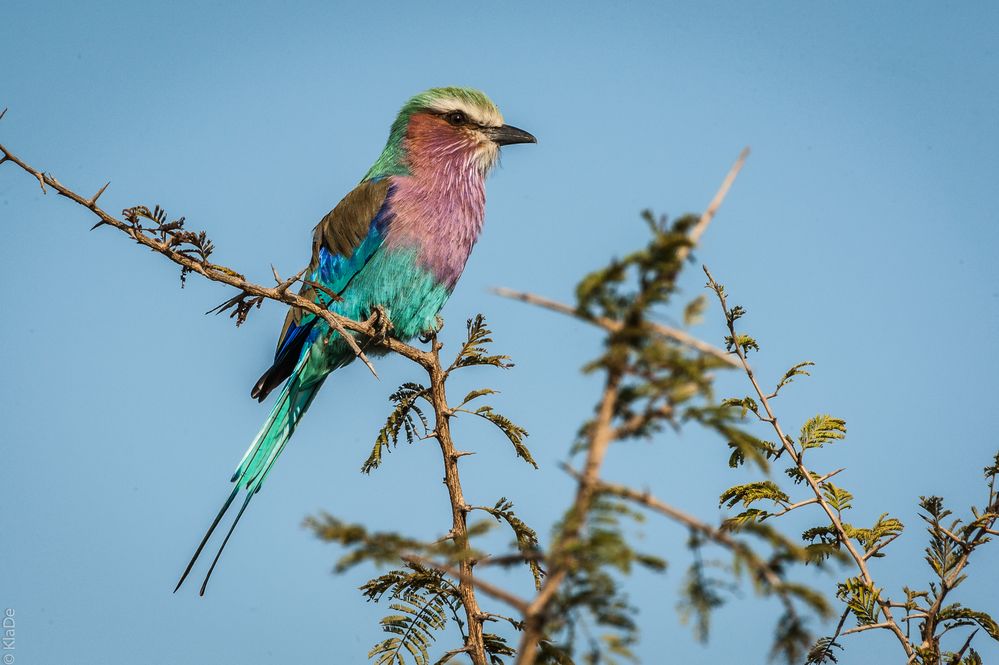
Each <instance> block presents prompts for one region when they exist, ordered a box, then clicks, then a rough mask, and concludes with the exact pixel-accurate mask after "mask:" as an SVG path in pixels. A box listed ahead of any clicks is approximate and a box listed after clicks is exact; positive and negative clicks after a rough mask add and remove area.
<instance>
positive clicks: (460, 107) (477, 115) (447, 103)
mask: <svg viewBox="0 0 999 665" xmlns="http://www.w3.org/2000/svg"><path fill="white" fill-rule="evenodd" d="M430 108H431V109H432V110H433V111H436V112H437V113H448V112H449V111H462V112H464V113H465V115H467V116H468V117H469V118H471V119H472V121H473V122H475V123H477V124H480V125H483V126H485V127H500V126H502V125H503V116H502V115H500V113H499V112H498V111H495V110H493V109H487V108H483V107H481V106H479V105H478V104H471V103H469V102H466V101H465V100H463V99H459V98H456V97H446V98H444V99H440V100H437V101H436V102H434V104H433V105H432V106H431V107H430Z"/></svg>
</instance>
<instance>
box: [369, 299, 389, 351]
mask: <svg viewBox="0 0 999 665" xmlns="http://www.w3.org/2000/svg"><path fill="white" fill-rule="evenodd" d="M368 320H369V321H370V322H371V327H372V328H374V330H375V334H374V336H373V337H372V338H371V341H372V342H374V343H375V344H384V343H385V340H387V339H388V336H389V333H391V332H392V328H393V326H392V320H391V319H390V318H389V315H388V312H386V311H385V308H384V307H382V306H381V305H375V307H374V308H373V309H372V310H371V318H370V319H368Z"/></svg>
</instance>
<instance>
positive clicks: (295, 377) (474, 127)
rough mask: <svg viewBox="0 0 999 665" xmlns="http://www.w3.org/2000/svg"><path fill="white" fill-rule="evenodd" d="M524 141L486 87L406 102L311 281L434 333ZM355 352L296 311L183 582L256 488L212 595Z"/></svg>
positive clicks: (401, 331) (327, 232) (312, 294)
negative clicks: (507, 150) (488, 186)
mask: <svg viewBox="0 0 999 665" xmlns="http://www.w3.org/2000/svg"><path fill="white" fill-rule="evenodd" d="M512 143H536V139H535V138H534V137H533V136H531V135H530V134H528V133H527V132H525V131H523V130H521V129H517V128H516V127H511V126H510V125H506V124H504V123H503V116H502V115H501V114H500V112H499V109H498V108H497V107H496V105H495V104H493V102H492V101H490V99H489V98H488V97H486V95H484V94H483V93H481V92H479V91H477V90H472V89H469V88H433V89H431V90H427V91H426V92H423V93H421V94H419V95H416V96H415V97H413V98H412V99H410V100H409V101H408V102H406V105H405V106H403V107H402V110H401V111H400V112H399V115H398V116H397V117H396V119H395V122H393V123H392V129H391V132H390V133H389V138H388V142H387V143H386V145H385V149H384V150H382V153H381V155H379V157H378V159H377V160H376V161H375V163H374V165H373V166H372V167H371V169H370V170H369V171H368V172H367V174H366V175H365V176H364V178H363V179H361V182H360V184H358V185H357V187H355V188H354V190H353V191H352V192H350V193H349V194H347V196H345V197H344V198H343V200H342V201H340V203H338V204H337V206H336V207H335V208H333V210H332V211H331V212H330V213H329V214H327V215H326V216H325V217H324V218H323V219H322V221H321V222H319V224H318V225H317V226H316V228H315V231H314V233H313V240H312V261H311V263H310V264H309V267H308V269H307V276H308V281H312V282H316V283H319V284H322V285H323V286H324V287H325V288H326V289H328V290H330V291H332V292H334V293H337V294H338V295H339V296H340V297H341V298H342V300H340V301H336V302H333V303H331V304H329V309H330V311H332V312H335V313H337V314H340V315H343V316H346V317H349V318H352V319H355V320H365V319H367V318H368V317H369V316H370V315H371V313H372V312H373V311H375V310H376V308H381V311H382V312H384V313H385V314H386V315H387V316H388V319H389V321H390V322H391V324H392V334H393V335H394V336H396V337H398V338H399V339H401V340H409V339H412V338H413V337H416V336H417V335H419V334H421V333H427V332H431V331H433V330H434V329H435V328H436V326H437V325H438V324H437V313H438V312H439V311H440V309H441V307H443V306H444V303H445V301H446V300H447V299H448V296H450V295H451V292H452V291H453V290H454V287H455V284H457V282H458V278H459V277H460V276H461V273H462V271H463V270H464V268H465V263H466V261H467V260H468V256H469V254H470V253H471V251H472V246H473V245H475V241H476V240H477V239H478V236H479V232H480V230H481V229H482V222H483V218H484V214H485V203H486V195H485V183H484V181H485V177H486V175H487V174H488V172H489V170H490V169H491V168H492V166H493V165H494V164H495V163H496V160H497V158H498V157H499V148H500V146H503V145H508V144H512ZM301 293H302V295H303V296H305V297H308V298H311V299H313V300H314V301H315V302H317V303H321V304H324V303H326V302H327V301H328V300H329V298H327V297H326V296H324V295H323V294H320V293H317V292H316V289H314V288H313V287H310V286H305V287H303V289H302V291H301ZM354 357H355V356H354V353H353V351H352V350H351V348H350V346H349V345H348V344H347V342H346V341H344V340H343V338H342V337H340V336H339V335H338V334H337V333H336V332H335V331H331V330H330V329H329V326H328V324H327V323H326V322H325V321H323V320H322V319H321V318H318V317H316V316H315V315H313V314H310V313H307V312H303V311H301V310H299V309H295V308H292V310H291V311H289V312H288V316H287V318H286V319H285V323H284V328H283V329H282V331H281V335H280V337H279V339H278V344H277V352H276V353H275V355H274V363H273V364H272V365H271V366H270V368H269V369H268V370H267V371H266V372H264V374H263V376H261V377H260V379H259V380H258V381H257V383H256V385H254V386H253V390H252V391H251V392H250V395H251V396H252V397H254V398H256V399H258V400H260V401H263V400H264V398H266V397H267V395H268V394H270V393H271V391H273V390H274V389H276V388H278V387H279V386H282V384H284V385H283V387H282V388H281V391H280V393H279V394H278V397H277V401H276V402H275V403H274V407H273V408H272V409H271V412H270V415H269V416H268V417H267V421H266V422H265V423H264V426H263V428H261V430H260V432H259V433H258V434H257V436H256V438H254V440H253V443H252V444H250V447H249V449H248V450H247V451H246V454H245V455H243V459H242V460H241V461H240V463H239V466H238V467H236V472H235V473H234V474H233V476H232V479H231V480H232V482H234V483H235V487H234V488H233V490H232V492H231V493H230V494H229V498H228V499H226V501H225V503H224V504H223V506H222V509H221V510H220V511H219V513H218V515H217V516H216V517H215V520H214V521H213V522H212V524H211V526H210V527H209V528H208V532H207V533H206V534H205V537H204V538H203V539H202V540H201V543H200V544H199V545H198V549H197V550H196V551H195V553H194V556H193V557H192V558H191V562H190V563H189V564H188V566H187V569H186V570H185V571H184V574H183V575H182V576H181V578H180V582H178V583H177V589H179V588H180V585H181V584H183V583H184V580H185V579H186V578H187V576H188V574H189V573H190V572H191V569H192V568H193V567H194V563H195V561H197V559H198V556H199V555H200V554H201V551H202V550H203V549H204V548H205V545H206V543H207V542H208V540H209V538H210V537H211V535H212V533H213V532H214V531H215V528H216V527H217V526H218V525H219V522H220V521H221V520H222V517H223V516H224V515H225V513H226V512H227V511H228V509H229V507H230V506H231V505H232V503H233V501H234V500H235V499H236V497H237V495H239V493H240V491H241V490H244V491H245V495H244V498H243V503H242V505H241V506H240V509H239V512H238V513H237V514H236V519H235V520H234V521H233V523H232V526H231V527H230V528H229V531H228V533H226V536H225V538H224V539H223V541H222V544H221V545H220V546H219V549H218V553H217V554H216V555H215V559H214V560H213V561H212V564H211V567H210V568H209V569H208V573H207V575H206V576H205V581H204V583H203V584H202V585H201V594H204V593H205V588H206V587H207V585H208V579H209V578H210V577H211V575H212V571H213V570H214V569H215V565H216V564H217V563H218V560H219V557H220V556H221V554H222V550H223V549H224V548H225V546H226V543H227V542H228V541H229V537H230V536H231V535H232V532H233V530H234V529H235V528H236V524H237V523H238V522H239V519H240V517H242V516H243V512H244V511H245V510H246V507H247V505H248V504H249V503H250V499H251V498H253V495H254V494H255V493H256V492H258V491H260V487H261V485H262V484H263V482H264V480H265V479H266V478H267V474H269V473H270V471H271V468H272V467H273V466H274V462H275V461H276V460H277V458H278V456H279V455H280V454H281V451H282V450H283V449H284V447H285V445H286V444H287V443H288V439H290V438H291V436H292V434H293V433H294V432H295V427H296V426H297V425H298V422H299V420H300V419H301V417H302V415H303V414H305V411H306V410H307V409H308V408H309V405H310V404H312V400H313V398H315V396H316V393H318V392H319V389H320V387H322V385H323V381H325V380H326V377H327V376H328V375H329V374H330V372H332V371H334V370H336V369H338V368H340V367H343V366H344V365H346V364H348V363H350V362H351V361H352V360H353V359H354ZM177 589H174V591H176V590H177Z"/></svg>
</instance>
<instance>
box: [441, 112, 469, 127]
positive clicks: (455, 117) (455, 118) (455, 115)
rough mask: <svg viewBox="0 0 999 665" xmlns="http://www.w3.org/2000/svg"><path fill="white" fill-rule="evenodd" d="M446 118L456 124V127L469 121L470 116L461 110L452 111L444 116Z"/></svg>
mask: <svg viewBox="0 0 999 665" xmlns="http://www.w3.org/2000/svg"><path fill="white" fill-rule="evenodd" d="M444 119H445V120H447V121H448V122H449V123H451V124H452V125H454V126H455V127H458V126H460V125H464V124H466V123H467V122H468V116H467V115H465V114H464V113H463V112H461V111H451V112H450V113H448V114H447V115H445V116H444Z"/></svg>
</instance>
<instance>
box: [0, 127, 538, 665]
mask: <svg viewBox="0 0 999 665" xmlns="http://www.w3.org/2000/svg"><path fill="white" fill-rule="evenodd" d="M0 153H2V158H0V164H3V163H4V162H8V161H9V162H13V163H14V164H16V165H17V166H19V167H20V168H21V169H22V170H23V171H25V172H26V173H28V174H30V175H32V176H33V177H35V178H36V179H37V180H38V183H39V185H40V186H41V188H42V192H43V193H45V192H46V190H45V186H46V185H48V186H49V187H51V188H52V189H53V190H54V191H55V192H56V193H58V194H59V195H61V196H64V197H66V198H68V199H70V200H71V201H73V202H74V203H77V204H78V205H81V206H83V207H84V208H87V209H88V210H90V211H91V212H92V213H93V214H94V215H96V216H97V217H98V219H99V221H98V223H97V224H96V225H95V226H94V228H96V227H97V226H110V227H113V228H115V229H117V230H118V231H120V232H121V233H124V234H125V235H127V236H128V237H130V238H131V239H132V240H134V241H135V242H137V243H138V244H140V245H143V246H145V247H147V248H149V249H151V250H153V251H154V252H156V253H158V254H161V255H163V256H164V257H166V258H167V259H169V260H170V261H172V262H173V263H175V264H177V265H179V266H180V267H181V268H182V270H184V271H186V272H191V273H197V274H198V275H201V276H202V277H204V278H205V279H208V280H210V281H213V282H219V283H222V284H226V285H228V286H231V287H234V288H236V289H238V290H239V294H238V295H237V296H235V297H234V298H231V299H230V300H229V301H227V302H226V303H223V305H221V306H220V308H221V309H226V308H228V307H233V306H236V307H237V312H238V311H239V309H238V306H239V305H240V304H243V303H244V301H245V300H246V299H247V298H253V299H256V300H257V302H258V303H259V302H262V300H263V299H268V300H274V301H277V302H281V303H284V304H287V305H291V306H293V307H298V308H299V309H302V310H304V311H306V312H310V313H312V314H315V315H316V316H319V317H321V318H322V319H323V320H324V321H325V322H326V323H327V324H329V326H330V327H331V328H332V329H333V330H335V331H337V332H338V333H339V334H340V335H341V336H342V337H343V339H344V340H345V341H346V342H347V343H348V344H349V345H350V346H351V348H352V349H353V351H354V354H355V355H356V356H357V357H358V358H360V359H361V360H362V361H363V362H364V363H365V365H367V366H368V368H369V369H370V370H371V372H372V373H373V374H374V375H375V376H376V377H377V373H375V369H374V366H373V365H372V364H371V362H370V360H369V359H368V358H367V356H366V355H365V354H364V352H363V350H362V349H361V348H360V346H359V345H358V343H357V341H356V340H355V335H354V334H352V333H358V334H360V335H361V336H362V337H364V338H366V339H367V342H369V343H370V342H372V341H374V342H375V343H376V344H378V345H380V346H382V347H385V348H387V349H388V350H389V351H392V352H395V353H397V354H399V355H401V356H403V357H405V358H408V359H409V360H411V361H413V362H415V363H417V364H418V365H420V366H421V367H423V368H424V369H425V370H426V371H427V373H428V374H429V376H430V385H431V388H430V396H429V397H430V400H431V403H432V404H433V407H434V412H435V414H436V418H437V422H436V427H435V430H434V437H435V438H436V439H437V440H438V442H439V443H440V446H441V453H442V455H443V458H444V475H445V484H446V485H447V488H448V493H449V498H450V503H451V513H452V522H453V524H452V529H451V534H452V537H453V538H454V541H455V543H456V544H457V545H458V547H459V549H460V550H462V551H468V549H469V548H468V529H467V524H466V505H465V500H464V497H463V495H462V488H461V481H460V478H459V476H458V467H457V460H458V459H459V458H460V457H461V453H459V452H458V451H457V450H456V449H455V446H454V442H453V440H452V439H451V432H450V427H449V422H448V421H449V419H450V417H451V411H450V409H449V408H448V405H447V396H446V393H445V389H444V382H445V380H446V378H447V372H446V371H445V370H443V369H442V367H441V364H440V357H439V351H440V348H441V345H440V344H439V343H438V342H437V340H436V338H434V339H433V344H432V347H431V350H430V351H423V350H421V349H417V348H415V347H412V346H410V345H408V344H405V343H404V342H401V341H399V340H397V339H394V338H392V337H389V336H387V335H385V334H384V332H385V331H384V328H383V327H380V326H379V325H378V324H379V321H378V318H379V317H378V316H377V314H374V313H373V314H372V317H371V318H369V319H368V320H367V321H364V322H361V321H354V320H353V319H349V318H346V317H343V316H340V315H338V314H334V313H333V312H331V311H329V310H328V309H327V308H326V307H322V306H320V305H319V304H318V303H316V302H313V301H312V300H311V299H308V298H304V297H302V296H300V295H297V294H295V293H291V292H290V291H289V288H290V287H291V286H292V285H293V284H294V283H295V282H297V281H304V282H305V283H306V284H308V285H310V286H312V287H313V288H318V289H320V290H321V291H323V292H324V293H326V294H327V295H328V296H329V297H330V299H331V302H333V301H335V300H337V299H339V297H340V296H339V294H335V293H331V292H330V291H328V290H327V289H325V288H323V287H321V286H320V285H318V284H314V283H312V282H310V281H308V280H302V273H299V274H297V275H295V277H293V278H291V279H288V280H281V278H280V277H279V276H278V274H277V270H276V269H274V268H273V266H272V267H271V270H272V273H273V276H274V279H275V281H276V282H277V284H276V286H274V287H272V288H268V287H265V286H261V285H259V284H254V283H252V282H250V281H248V280H247V279H246V278H245V277H243V275H241V274H240V273H238V272H237V271H235V270H232V269H230V268H226V267H225V266H220V265H217V264H214V263H210V262H209V261H207V260H206V259H205V258H204V257H201V258H195V256H193V255H190V254H188V253H185V252H183V251H180V250H178V249H176V244H177V243H176V242H175V241H174V238H173V237H172V236H169V235H167V233H166V232H164V231H163V230H162V229H161V230H160V235H156V232H157V229H144V228H142V227H139V226H138V225H136V224H132V223H129V222H127V221H125V220H123V219H119V218H117V217H115V216H113V215H111V214H109V213H108V212H107V211H105V210H104V209H103V208H101V207H100V206H98V205H97V200H98V199H99V198H100V196H101V194H103V193H104V191H105V190H106V189H107V184H105V185H104V186H103V187H101V188H100V190H98V191H97V193H96V194H94V195H93V196H92V197H90V198H84V197H83V196H81V195H80V194H78V193H76V192H75V191H73V190H72V189H70V188H69V187H66V186H65V185H63V184H62V183H60V182H59V181H58V180H57V179H56V178H55V177H54V176H52V175H51V174H48V173H44V172H42V171H39V170H38V169H36V168H34V167H32V166H30V165H29V164H27V163H26V162H24V161H23V160H21V159H20V158H18V157H17V156H16V155H14V154H13V153H12V152H10V151H9V150H8V149H7V148H6V147H4V146H3V145H0ZM161 227H162V225H161ZM243 307H244V310H246V311H248V310H249V307H252V302H251V304H249V305H245V304H244V305H243ZM216 309H218V308H216ZM213 311H214V310H213ZM244 316H245V314H244ZM348 331H350V332H348ZM473 565H474V562H473V561H471V559H470V558H467V557H466V558H464V559H462V560H461V562H460V565H459V570H457V571H453V573H452V574H455V576H456V577H457V578H458V579H459V582H460V584H459V587H458V592H459V595H460V596H461V600H462V605H463V606H464V608H465V611H466V614H467V618H468V629H469V631H468V632H469V634H468V638H467V639H468V643H467V644H466V647H467V649H466V650H467V651H468V653H469V655H470V656H471V658H472V661H473V663H474V664H475V665H487V663H488V660H487V656H486V654H485V646H484V642H483V631H482V623H483V616H484V615H483V614H482V612H481V610H480V609H479V606H478V602H477V600H476V597H475V589H474V585H473V583H472V566H473ZM522 606H523V607H526V603H522Z"/></svg>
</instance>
